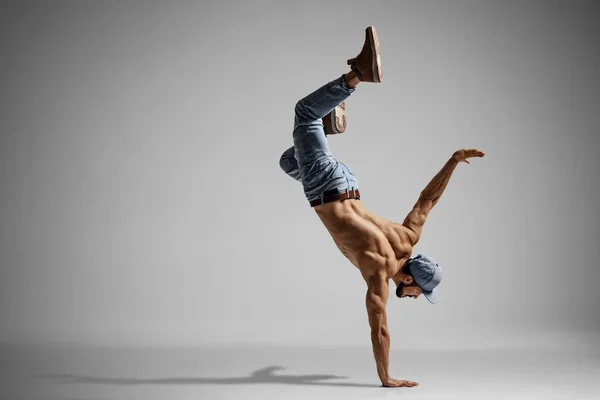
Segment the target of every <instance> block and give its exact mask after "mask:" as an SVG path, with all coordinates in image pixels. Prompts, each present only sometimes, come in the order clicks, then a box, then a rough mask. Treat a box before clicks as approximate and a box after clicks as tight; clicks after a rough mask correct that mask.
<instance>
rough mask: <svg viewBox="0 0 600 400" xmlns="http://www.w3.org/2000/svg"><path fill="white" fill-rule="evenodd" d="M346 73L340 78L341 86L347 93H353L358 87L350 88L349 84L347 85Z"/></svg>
mask: <svg viewBox="0 0 600 400" xmlns="http://www.w3.org/2000/svg"><path fill="white" fill-rule="evenodd" d="M344 75H346V74H344ZM344 75H342V76H341V77H340V80H339V82H340V86H341V87H342V89H343V90H344V91H345V92H346V93H348V94H351V93H352V92H354V91H355V90H356V88H349V87H348V85H346V80H345V79H344Z"/></svg>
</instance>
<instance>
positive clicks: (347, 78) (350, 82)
mask: <svg viewBox="0 0 600 400" xmlns="http://www.w3.org/2000/svg"><path fill="white" fill-rule="evenodd" d="M344 82H346V86H348V88H350V89H354V88H355V87H356V86H357V85H358V84H359V83H360V79H358V76H356V74H355V73H354V71H350V72H348V73H347V74H345V75H344Z"/></svg>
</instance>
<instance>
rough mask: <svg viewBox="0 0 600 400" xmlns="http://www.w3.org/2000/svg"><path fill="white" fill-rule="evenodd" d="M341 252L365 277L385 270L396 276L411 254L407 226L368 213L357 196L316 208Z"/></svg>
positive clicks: (389, 276) (389, 274)
mask: <svg viewBox="0 0 600 400" xmlns="http://www.w3.org/2000/svg"><path fill="white" fill-rule="evenodd" d="M314 209H315V211H316V213H317V215H318V216H319V218H320V219H321V221H322V222H323V224H324V225H325V227H326V228H327V230H328V231H329V233H330V234H331V237H332V238H333V241H334V242H335V244H336V245H337V247H338V248H339V249H340V251H341V252H342V254H344V256H346V258H348V260H349V261H350V262H351V263H352V264H354V265H355V266H356V267H357V268H358V269H359V270H360V272H361V273H362V275H363V277H367V276H370V275H372V274H373V273H375V272H381V271H382V269H383V270H385V272H386V274H387V278H388V279H390V278H391V277H392V276H394V275H396V274H397V273H398V271H399V270H400V268H401V267H402V265H404V263H405V262H406V260H408V258H409V257H410V255H411V253H412V244H411V242H410V240H409V236H408V235H409V233H408V229H407V228H406V227H405V226H403V225H401V224H398V223H395V222H392V221H388V220H386V219H384V218H381V217H379V216H376V215H374V214H373V213H371V212H369V211H368V210H367V209H366V208H365V207H364V205H363V204H362V202H361V201H360V200H357V199H346V200H341V201H334V202H331V203H326V204H323V205H319V206H316V207H314Z"/></svg>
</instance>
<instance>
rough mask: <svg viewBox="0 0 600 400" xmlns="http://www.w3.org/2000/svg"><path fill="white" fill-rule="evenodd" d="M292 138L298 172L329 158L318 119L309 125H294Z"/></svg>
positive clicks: (320, 122) (325, 138)
mask: <svg viewBox="0 0 600 400" xmlns="http://www.w3.org/2000/svg"><path fill="white" fill-rule="evenodd" d="M293 136H294V148H295V149H296V159H297V160H298V167H299V168H300V170H302V168H303V167H305V166H307V165H310V164H312V163H314V162H315V161H318V160H320V159H322V158H324V157H328V156H331V151H330V150H329V144H328V142H327V137H326V136H325V131H324V129H323V123H322V121H321V120H320V119H319V120H316V121H312V122H309V123H304V124H296V125H295V126H294V134H293Z"/></svg>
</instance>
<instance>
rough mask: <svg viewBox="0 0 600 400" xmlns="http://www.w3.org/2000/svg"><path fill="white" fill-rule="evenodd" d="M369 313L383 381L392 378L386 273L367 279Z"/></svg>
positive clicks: (372, 337)
mask: <svg viewBox="0 0 600 400" xmlns="http://www.w3.org/2000/svg"><path fill="white" fill-rule="evenodd" d="M367 286H368V289H367V301H366V302H367V313H368V315H369V325H370V326H371V342H372V343H373V355H374V356H375V363H376V364H377V375H379V379H380V380H381V383H383V384H384V385H385V382H386V381H387V380H388V379H389V378H390V374H389V369H388V368H389V362H390V357H389V353H390V332H389V331H388V327H387V313H386V310H385V307H386V303H387V300H388V296H389V288H388V282H387V279H386V277H385V274H377V275H374V276H373V277H371V278H370V279H369V280H368V281H367Z"/></svg>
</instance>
